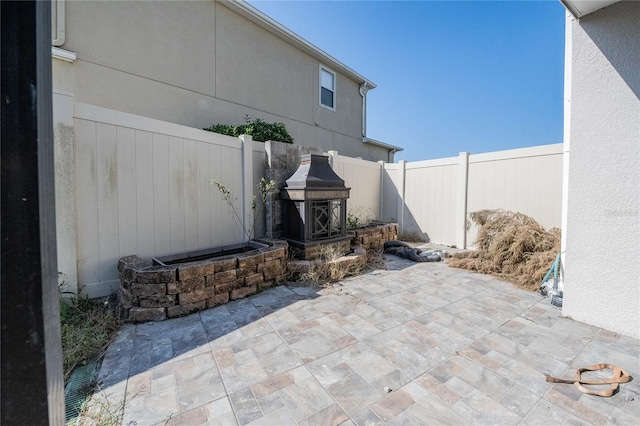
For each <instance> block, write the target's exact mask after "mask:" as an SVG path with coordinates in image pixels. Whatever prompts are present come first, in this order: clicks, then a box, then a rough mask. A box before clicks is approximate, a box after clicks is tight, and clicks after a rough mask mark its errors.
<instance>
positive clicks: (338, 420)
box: [298, 404, 349, 426]
mask: <svg viewBox="0 0 640 426" xmlns="http://www.w3.org/2000/svg"><path fill="white" fill-rule="evenodd" d="M348 420H349V417H348V416H347V415H346V414H345V412H344V411H342V408H340V406H339V405H338V404H333V405H330V406H328V407H326V408H323V409H322V410H320V411H318V412H316V413H313V414H312V415H310V416H309V417H307V418H305V419H303V420H301V421H300V422H298V424H299V425H300V426H316V425H323V426H337V425H342V424H344V423H345V422H346V421H348Z"/></svg>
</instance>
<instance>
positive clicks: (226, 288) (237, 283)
mask: <svg viewBox="0 0 640 426" xmlns="http://www.w3.org/2000/svg"><path fill="white" fill-rule="evenodd" d="M242 286H244V278H238V279H236V280H234V281H229V282H226V283H220V284H216V285H215V286H214V289H215V294H223V293H229V292H230V291H231V290H233V289H236V288H240V287H242Z"/></svg>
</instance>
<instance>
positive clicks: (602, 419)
mask: <svg viewBox="0 0 640 426" xmlns="http://www.w3.org/2000/svg"><path fill="white" fill-rule="evenodd" d="M544 399H546V400H547V401H549V402H551V403H553V404H554V405H557V406H558V407H560V408H562V409H564V410H566V411H568V412H570V413H571V414H573V415H576V416H578V417H580V418H582V419H584V420H587V421H590V422H593V423H595V424H604V423H606V422H607V416H605V415H603V414H601V413H599V412H598V411H596V410H593V409H591V408H588V407H586V406H584V405H583V404H581V403H580V402H578V401H575V400H574V399H572V398H569V397H568V396H566V395H564V394H562V393H560V392H558V391H557V390H555V389H551V390H550V391H549V392H548V393H547V394H546V395H545V397H544Z"/></svg>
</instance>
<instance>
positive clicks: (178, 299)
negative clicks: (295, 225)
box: [118, 239, 289, 322]
mask: <svg viewBox="0 0 640 426" xmlns="http://www.w3.org/2000/svg"><path fill="white" fill-rule="evenodd" d="M256 241H258V242H261V243H263V244H267V245H268V246H269V247H267V248H261V249H257V250H252V251H249V252H246V253H242V254H235V255H228V256H222V257H216V258H211V259H207V260H202V261H196V262H188V263H180V264H176V265H170V266H156V265H152V264H151V262H150V261H146V260H144V259H141V258H139V257H138V256H127V257H123V258H121V259H120V261H119V263H118V270H119V271H120V288H119V294H118V295H119V298H120V302H121V305H122V307H123V310H124V312H123V317H124V318H125V319H127V320H129V321H133V322H143V321H161V320H164V319H167V318H175V317H179V316H183V315H188V314H191V313H193V312H197V311H201V310H204V309H208V308H211V307H214V306H218V305H221V304H224V303H227V302H228V301H229V300H236V299H241V298H243V297H246V296H249V295H251V294H255V293H257V292H258V291H259V290H262V289H264V288H268V287H271V286H273V285H275V284H277V283H280V282H283V281H284V274H285V270H286V264H287V261H288V258H289V253H288V244H287V242H286V241H281V240H270V239H259V240H256Z"/></svg>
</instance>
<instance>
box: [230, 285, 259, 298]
mask: <svg viewBox="0 0 640 426" xmlns="http://www.w3.org/2000/svg"><path fill="white" fill-rule="evenodd" d="M257 291H258V286H257V285H255V284H254V285H252V286H250V287H241V288H236V289H235V290H232V291H231V300H237V299H242V298H243V297H247V296H251V295H252V294H256V292H257Z"/></svg>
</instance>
